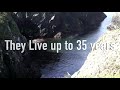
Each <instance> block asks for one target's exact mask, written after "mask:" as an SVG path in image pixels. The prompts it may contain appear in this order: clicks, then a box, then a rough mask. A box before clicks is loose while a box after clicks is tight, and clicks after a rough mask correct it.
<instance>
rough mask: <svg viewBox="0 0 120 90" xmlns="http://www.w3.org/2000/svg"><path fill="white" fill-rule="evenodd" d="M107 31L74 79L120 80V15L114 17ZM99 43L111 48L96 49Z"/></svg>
mask: <svg viewBox="0 0 120 90" xmlns="http://www.w3.org/2000/svg"><path fill="white" fill-rule="evenodd" d="M107 29H108V31H107V32H106V33H105V34H104V35H103V36H102V37H100V38H99V40H98V41H97V42H96V43H95V45H94V48H93V49H92V51H91V52H90V53H89V55H88V57H87V60H86V61H85V63H84V65H83V66H82V67H81V69H80V70H79V71H77V72H76V73H75V74H73V75H72V78H120V14H117V15H115V16H113V18H112V21H111V24H110V25H109V26H108V28H107ZM98 43H99V44H103V43H106V44H107V45H109V46H110V48H109V49H101V48H96V44H98Z"/></svg>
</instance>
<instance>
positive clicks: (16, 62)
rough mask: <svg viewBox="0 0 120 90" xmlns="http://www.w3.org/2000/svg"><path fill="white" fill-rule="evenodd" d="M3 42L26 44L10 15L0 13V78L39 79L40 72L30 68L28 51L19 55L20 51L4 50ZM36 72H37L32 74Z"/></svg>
mask: <svg viewBox="0 0 120 90" xmlns="http://www.w3.org/2000/svg"><path fill="white" fill-rule="evenodd" d="M4 40H12V41H13V42H15V43H27V39H26V37H25V36H23V35H22V34H21V33H20V31H19V28H18V27H17V25H16V23H15V22H14V20H13V18H12V17H11V13H6V12H0V78H29V77H34V78H36V77H38V76H39V77H40V71H38V69H33V68H32V65H33V64H32V63H31V62H30V56H29V51H28V50H27V49H26V50H25V52H24V53H23V54H21V52H20V51H13V50H12V51H10V50H6V49H5V41H4ZM36 70H37V72H34V71H36ZM32 72H34V73H32ZM36 73H37V76H36Z"/></svg>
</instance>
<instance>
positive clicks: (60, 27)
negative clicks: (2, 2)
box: [13, 12, 106, 39]
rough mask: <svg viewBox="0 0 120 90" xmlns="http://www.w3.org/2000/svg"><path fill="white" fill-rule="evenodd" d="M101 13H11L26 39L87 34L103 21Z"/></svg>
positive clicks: (103, 15)
mask: <svg viewBox="0 0 120 90" xmlns="http://www.w3.org/2000/svg"><path fill="white" fill-rule="evenodd" d="M105 17H106V15H105V14H104V13H102V12H17V13H13V18H14V19H15V21H16V23H17V25H18V27H19V28H20V31H21V33H22V34H23V35H24V36H25V37H26V38H27V39H35V38H53V37H54V36H55V35H56V34H57V33H58V32H61V33H62V35H61V37H62V38H63V37H67V36H70V35H75V34H76V33H77V34H78V35H81V34H85V33H88V32H90V31H93V30H94V29H96V28H97V27H98V26H99V25H100V23H101V22H102V21H103V20H104V19H105Z"/></svg>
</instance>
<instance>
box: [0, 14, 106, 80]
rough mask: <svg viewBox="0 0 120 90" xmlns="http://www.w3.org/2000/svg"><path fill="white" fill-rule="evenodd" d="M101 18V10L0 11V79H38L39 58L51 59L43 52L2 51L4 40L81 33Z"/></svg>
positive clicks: (102, 16)
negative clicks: (80, 11)
mask: <svg viewBox="0 0 120 90" xmlns="http://www.w3.org/2000/svg"><path fill="white" fill-rule="evenodd" d="M105 17H106V16H105V15H104V14H103V13H101V12H98V13H92V12H91V13H87V12H84V13H77V12H76V13H75V12H73V13H71V12H27V13H26V12H18V13H12V12H11V13H6V12H0V78H21V77H22V78H39V77H40V76H41V73H40V65H41V62H42V61H40V60H41V57H43V59H42V60H43V62H48V60H46V57H48V58H49V59H50V58H51V56H52V58H54V56H53V55H49V54H48V53H46V51H32V52H30V51H29V50H27V48H26V50H25V52H24V53H21V51H10V50H6V49H5V41H4V40H12V41H13V42H15V43H27V42H28V40H29V39H36V38H58V36H59V37H67V36H69V35H74V34H85V33H87V32H89V31H87V29H88V28H90V27H91V26H92V27H91V28H92V29H91V30H93V28H96V27H98V26H99V24H100V23H101V21H102V20H104V18H105ZM41 52H42V53H41ZM38 53H39V54H38ZM43 53H44V54H43ZM45 53H46V54H45ZM48 58H47V59H48Z"/></svg>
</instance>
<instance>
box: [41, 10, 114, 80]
mask: <svg viewBox="0 0 120 90" xmlns="http://www.w3.org/2000/svg"><path fill="white" fill-rule="evenodd" d="M105 14H106V15H107V18H106V19H105V20H104V21H103V22H102V23H101V25H100V27H99V28H98V30H96V31H94V32H91V33H90V34H87V35H85V36H83V37H76V38H74V39H72V40H70V39H69V38H67V39H66V40H67V41H70V42H72V43H73V44H74V48H76V41H77V40H87V42H86V44H87V49H86V50H76V49H73V50H71V51H65V50H63V51H61V52H60V53H61V54H60V55H59V57H55V59H56V60H54V62H51V63H49V64H47V65H46V66H45V67H43V68H42V69H41V72H42V78H60V77H64V76H65V75H67V73H69V74H70V75H72V74H74V73H75V72H76V71H77V70H79V69H80V67H81V66H82V65H83V64H84V62H85V60H86V58H87V56H88V54H89V52H90V51H91V47H90V43H95V42H96V41H97V40H98V38H99V37H100V36H102V35H103V34H104V33H105V32H106V27H107V26H108V25H109V24H110V21H111V18H112V15H113V14H114V12H113V13H111V12H106V13H105ZM63 41H64V40H63ZM63 41H61V42H63ZM58 59H59V60H58Z"/></svg>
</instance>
